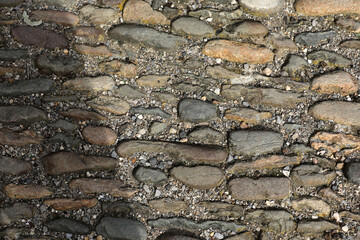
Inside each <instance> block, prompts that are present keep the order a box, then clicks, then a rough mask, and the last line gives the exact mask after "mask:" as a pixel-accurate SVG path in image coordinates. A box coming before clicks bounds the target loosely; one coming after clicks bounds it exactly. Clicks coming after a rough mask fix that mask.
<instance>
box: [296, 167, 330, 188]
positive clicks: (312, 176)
mask: <svg viewBox="0 0 360 240" xmlns="http://www.w3.org/2000/svg"><path fill="white" fill-rule="evenodd" d="M320 170H321V168H320V167H319V166H317V165H307V164H302V165H300V166H297V167H295V168H294V169H293V170H292V171H291V181H292V182H293V183H294V184H295V185H296V186H299V187H300V186H301V187H318V186H323V185H329V184H330V183H331V182H332V181H333V180H334V179H335V177H336V173H335V172H334V171H327V172H321V171H320Z"/></svg>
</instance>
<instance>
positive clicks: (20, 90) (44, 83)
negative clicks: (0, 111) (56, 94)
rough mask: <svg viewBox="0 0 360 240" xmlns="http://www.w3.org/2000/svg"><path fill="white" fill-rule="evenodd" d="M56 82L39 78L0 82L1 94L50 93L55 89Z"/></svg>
mask: <svg viewBox="0 0 360 240" xmlns="http://www.w3.org/2000/svg"><path fill="white" fill-rule="evenodd" d="M54 85H55V82H54V80H52V79H47V78H37V79H30V80H24V81H15V82H12V83H9V82H0V95H2V96H20V95H29V94H34V93H48V92H51V91H52V90H53V89H54Z"/></svg>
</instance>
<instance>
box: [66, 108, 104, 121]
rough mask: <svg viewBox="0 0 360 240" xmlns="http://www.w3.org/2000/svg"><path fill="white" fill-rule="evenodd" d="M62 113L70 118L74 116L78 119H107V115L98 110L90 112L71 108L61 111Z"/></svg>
mask: <svg viewBox="0 0 360 240" xmlns="http://www.w3.org/2000/svg"><path fill="white" fill-rule="evenodd" d="M59 114H60V115H63V116H64V117H68V118H74V119H78V120H107V117H105V116H103V115H100V114H98V113H96V112H90V111H87V110H83V109H75V108H73V109H69V110H67V111H66V112H64V111H61V112H59Z"/></svg>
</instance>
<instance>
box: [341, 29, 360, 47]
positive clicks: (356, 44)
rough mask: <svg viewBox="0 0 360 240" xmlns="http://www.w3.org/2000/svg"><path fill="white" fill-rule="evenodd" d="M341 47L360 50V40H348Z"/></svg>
mask: <svg viewBox="0 0 360 240" xmlns="http://www.w3.org/2000/svg"><path fill="white" fill-rule="evenodd" d="M359 25H360V24H359ZM359 27H360V26H359ZM340 47H342V48H354V49H360V40H347V41H344V42H342V43H341V44H340Z"/></svg>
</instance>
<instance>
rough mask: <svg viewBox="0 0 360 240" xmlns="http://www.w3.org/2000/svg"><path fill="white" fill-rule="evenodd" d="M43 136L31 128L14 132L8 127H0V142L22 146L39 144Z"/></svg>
mask: <svg viewBox="0 0 360 240" xmlns="http://www.w3.org/2000/svg"><path fill="white" fill-rule="evenodd" d="M43 140H44V139H43V137H42V136H39V135H37V134H36V133H35V132H34V131H32V130H25V131H22V132H15V131H13V130H11V129H8V128H0V144H3V145H10V146H18V147H23V146H27V145H30V144H40V143H42V142H43Z"/></svg>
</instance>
